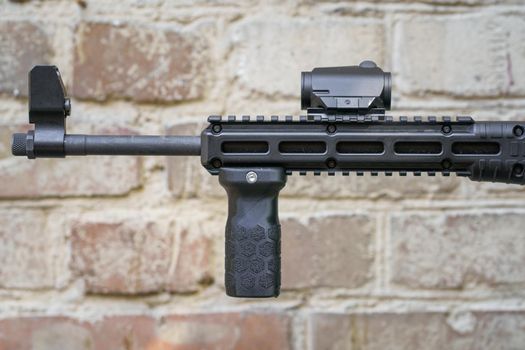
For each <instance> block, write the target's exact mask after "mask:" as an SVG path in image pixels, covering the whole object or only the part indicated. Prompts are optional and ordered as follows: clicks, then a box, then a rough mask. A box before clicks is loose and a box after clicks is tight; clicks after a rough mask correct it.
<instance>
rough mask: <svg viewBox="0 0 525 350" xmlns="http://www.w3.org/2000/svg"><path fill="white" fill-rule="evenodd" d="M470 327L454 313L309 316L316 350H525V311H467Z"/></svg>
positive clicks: (311, 340) (326, 314)
mask: <svg viewBox="0 0 525 350" xmlns="http://www.w3.org/2000/svg"><path fill="white" fill-rule="evenodd" d="M464 316H466V320H465V322H467V323H469V324H468V325H467V327H458V326H457V325H455V324H454V323H453V322H452V321H451V319H450V318H451V315H447V314H445V313H434V312H418V313H394V312H391V313H380V312H378V313H371V314H365V313H355V314H336V313H321V314H314V315H312V316H311V317H310V320H309V325H310V330H311V336H310V342H311V349H312V350H321V349H331V350H343V349H348V350H351V349H362V350H376V349H377V350H379V349H391V350H398V349H399V350H418V349H427V350H434V349H435V350H441V349H450V350H460V349H479V350H491V349H521V348H522V347H523V344H525V314H524V313H523V312H503V311H501V312H498V311H496V312H493V311H485V312H473V313H470V312H467V313H466V314H465V315H464Z"/></svg>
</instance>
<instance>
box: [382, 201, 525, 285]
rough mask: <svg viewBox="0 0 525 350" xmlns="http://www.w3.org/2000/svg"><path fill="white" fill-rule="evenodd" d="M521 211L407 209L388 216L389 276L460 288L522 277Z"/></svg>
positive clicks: (524, 254)
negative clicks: (418, 210) (428, 211)
mask: <svg viewBox="0 0 525 350" xmlns="http://www.w3.org/2000/svg"><path fill="white" fill-rule="evenodd" d="M523 215H524V213H523V212H522V211H510V212H490V211H487V212H479V213H453V212H447V213H439V214H433V213H405V214H395V215H393V216H392V218H391V221H390V224H391V232H390V235H391V238H390V239H391V242H392V243H391V244H392V245H391V254H392V261H391V264H392V282H393V283H395V284H399V285H402V286H405V287H412V288H438V289H448V288H464V287H469V286H474V285H480V284H481V285H489V286H497V285H504V284H512V283H523V282H525V271H524V269H523V268H522V267H523V264H525V240H523V224H524V219H523V217H524V216H523Z"/></svg>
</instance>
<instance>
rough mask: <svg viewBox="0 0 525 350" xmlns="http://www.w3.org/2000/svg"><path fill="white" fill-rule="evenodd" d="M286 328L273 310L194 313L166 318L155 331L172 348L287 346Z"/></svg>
mask: <svg viewBox="0 0 525 350" xmlns="http://www.w3.org/2000/svg"><path fill="white" fill-rule="evenodd" d="M290 327H291V326H290V319H289V317H288V316H285V315H280V314H273V313H219V314H195V315H180V316H170V317H166V318H165V319H164V322H163V324H162V326H161V327H159V331H158V334H159V339H160V341H161V344H169V345H171V346H172V347H173V348H174V349H204V348H206V349H291V348H292V345H291V343H290V333H291V329H290ZM160 348H162V347H160V346H159V349H160ZM168 348H169V347H168ZM170 349H171V348H170Z"/></svg>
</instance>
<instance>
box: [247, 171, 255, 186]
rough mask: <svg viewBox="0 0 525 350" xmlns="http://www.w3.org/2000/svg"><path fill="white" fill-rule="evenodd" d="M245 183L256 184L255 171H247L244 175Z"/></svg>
mask: <svg viewBox="0 0 525 350" xmlns="http://www.w3.org/2000/svg"><path fill="white" fill-rule="evenodd" d="M246 182H248V183H249V184H254V183H256V182H257V173H256V172H255V171H249V172H248V173H247V174H246Z"/></svg>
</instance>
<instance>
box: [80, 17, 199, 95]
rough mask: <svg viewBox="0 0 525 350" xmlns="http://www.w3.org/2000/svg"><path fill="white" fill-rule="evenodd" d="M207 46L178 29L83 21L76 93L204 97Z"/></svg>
mask: <svg viewBox="0 0 525 350" xmlns="http://www.w3.org/2000/svg"><path fill="white" fill-rule="evenodd" d="M204 45H205V44H204V42H203V41H202V40H200V39H199V37H197V36H196V35H194V34H191V33H188V32H184V31H181V30H177V29H168V28H166V27H160V26H145V25H139V24H136V23H135V24H131V23H126V24H120V25H113V24H108V23H96V22H88V23H82V24H81V25H80V26H79V28H78V32H77V42H76V49H75V59H74V81H73V95H74V96H76V97H78V98H82V99H97V100H105V99H107V98H109V97H117V98H129V99H133V100H135V101H182V100H188V99H195V98H198V97H201V96H202V95H203V90H204V76H205V73H204V71H203V70H202V69H203V62H204V60H203V53H204V52H205V51H206V49H205V46H204Z"/></svg>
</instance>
